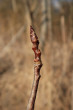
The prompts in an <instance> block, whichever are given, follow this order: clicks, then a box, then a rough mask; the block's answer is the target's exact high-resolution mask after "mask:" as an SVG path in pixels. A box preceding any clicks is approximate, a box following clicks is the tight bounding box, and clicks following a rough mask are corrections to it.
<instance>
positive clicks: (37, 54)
mask: <svg viewBox="0 0 73 110" xmlns="http://www.w3.org/2000/svg"><path fill="white" fill-rule="evenodd" d="M30 38H31V42H32V44H33V47H32V50H33V51H34V54H35V59H34V82H33V87H32V91H31V96H30V99H29V103H28V106H27V110H34V105H35V100H36V94H37V90H38V84H39V79H40V69H41V67H42V62H41V52H40V50H39V49H38V45H39V41H38V37H37V35H36V34H35V32H34V29H33V28H32V27H30Z"/></svg>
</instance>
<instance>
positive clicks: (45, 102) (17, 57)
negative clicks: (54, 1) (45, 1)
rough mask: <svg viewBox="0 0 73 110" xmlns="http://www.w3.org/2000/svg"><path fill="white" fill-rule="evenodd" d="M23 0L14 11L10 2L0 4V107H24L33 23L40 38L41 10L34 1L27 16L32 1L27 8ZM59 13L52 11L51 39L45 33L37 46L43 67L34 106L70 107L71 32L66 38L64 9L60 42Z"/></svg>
mask: <svg viewBox="0 0 73 110" xmlns="http://www.w3.org/2000/svg"><path fill="white" fill-rule="evenodd" d="M24 1H25V0H24ZM24 1H20V0H18V2H17V12H13V10H12V6H11V4H10V2H3V3H2V5H1V7H0V110H25V109H26V107H27V103H28V100H29V97H30V93H31V88H32V82H33V73H34V67H33V65H34V64H33V60H34V54H33V51H32V44H31V41H30V25H31V24H33V26H34V28H35V31H36V33H37V35H38V36H39V39H41V37H40V35H41V33H40V30H41V17H42V14H41V11H40V6H39V5H38V8H37V9H36V10H35V13H34V14H33V17H32V16H31V17H30V14H29V13H30V12H32V10H33V9H35V8H34V7H35V2H34V3H32V7H31V10H30V11H28V7H27V5H26V2H24ZM7 3H8V4H7ZM40 3H41V2H40ZM30 4H31V3H30ZM38 4H39V3H38ZM71 5H72V6H73V4H71ZM69 14H70V13H69ZM37 16H38V17H37ZM60 17H61V16H60V15H59V14H56V15H55V13H54V12H52V41H51V42H50V41H49V39H50V38H49V35H48V34H47V35H46V39H45V41H44V42H45V44H43V47H44V50H43V49H42V48H41V46H40V48H41V50H42V62H43V67H42V69H41V79H40V84H39V88H38V94H37V98H36V104H35V110H72V107H73V105H72V104H73V99H72V98H73V96H72V92H73V88H72V87H73V35H72V39H69V38H70V36H69V35H70V33H69V32H70V26H71V21H72V18H70V17H71V16H70V15H68V14H67V10H66V13H65V17H66V21H65V23H66V26H65V27H66V43H63V38H62V33H61V26H60ZM32 18H33V19H32ZM48 22H49V21H47V23H48ZM72 29H73V28H72ZM47 32H48V33H49V29H48V31H47ZM40 43H41V40H40Z"/></svg>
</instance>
